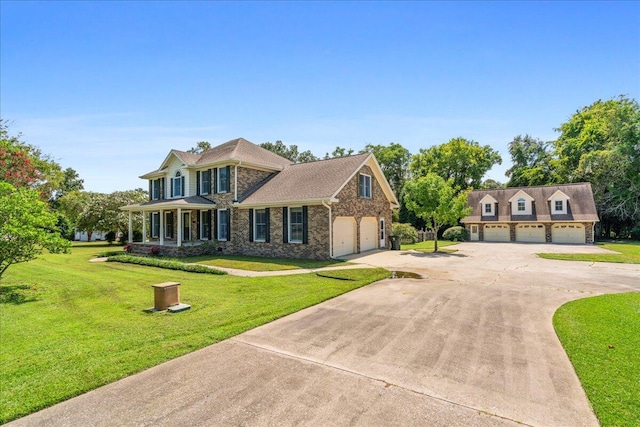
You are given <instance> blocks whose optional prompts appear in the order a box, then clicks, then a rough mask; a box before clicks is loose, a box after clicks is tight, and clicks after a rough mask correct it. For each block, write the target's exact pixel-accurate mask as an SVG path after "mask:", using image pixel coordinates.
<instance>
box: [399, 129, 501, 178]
mask: <svg viewBox="0 0 640 427" xmlns="http://www.w3.org/2000/svg"><path fill="white" fill-rule="evenodd" d="M496 164H502V157H500V154H498V152H497V151H495V150H494V149H493V148H491V147H490V146H488V145H482V146H481V145H480V144H479V143H477V142H476V141H470V140H467V139H464V138H453V139H451V140H450V141H449V142H447V143H444V144H441V145H434V146H432V147H429V148H427V149H425V148H421V149H420V152H419V153H418V154H416V155H414V156H413V159H412V161H411V165H410V169H411V175H412V176H414V177H420V176H426V175H427V174H429V173H435V174H436V175H438V176H440V177H441V178H443V179H444V180H445V181H446V180H449V179H451V180H452V181H453V185H454V186H455V187H458V188H460V189H466V188H470V187H473V188H479V187H480V184H481V183H482V177H483V176H484V175H485V174H486V173H487V172H488V171H489V170H490V169H491V168H492V167H493V166H494V165H496Z"/></svg>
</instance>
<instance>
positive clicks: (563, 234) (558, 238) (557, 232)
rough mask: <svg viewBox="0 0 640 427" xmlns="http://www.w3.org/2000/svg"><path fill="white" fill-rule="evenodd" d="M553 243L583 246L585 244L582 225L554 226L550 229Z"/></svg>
mask: <svg viewBox="0 0 640 427" xmlns="http://www.w3.org/2000/svg"><path fill="white" fill-rule="evenodd" d="M551 241H552V242H553V243H574V244H584V243H585V242H586V237H585V229H584V225H582V224H554V225H553V227H552V228H551Z"/></svg>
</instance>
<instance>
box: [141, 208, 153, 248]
mask: <svg viewBox="0 0 640 427" xmlns="http://www.w3.org/2000/svg"><path fill="white" fill-rule="evenodd" d="M152 236H153V212H149V237H152ZM144 239H145V236H142V241H143V242H144Z"/></svg>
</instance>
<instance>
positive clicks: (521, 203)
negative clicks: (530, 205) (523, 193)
mask: <svg viewBox="0 0 640 427" xmlns="http://www.w3.org/2000/svg"><path fill="white" fill-rule="evenodd" d="M526 210H527V202H526V200H524V199H523V198H522V197H521V198H519V199H518V212H524V211H526Z"/></svg>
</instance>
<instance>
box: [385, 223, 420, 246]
mask: <svg viewBox="0 0 640 427" xmlns="http://www.w3.org/2000/svg"><path fill="white" fill-rule="evenodd" d="M391 234H392V235H394V236H400V240H401V241H402V243H416V242H417V241H418V232H417V231H416V229H415V228H413V226H412V225H411V224H393V225H392V226H391Z"/></svg>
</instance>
